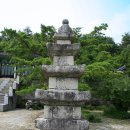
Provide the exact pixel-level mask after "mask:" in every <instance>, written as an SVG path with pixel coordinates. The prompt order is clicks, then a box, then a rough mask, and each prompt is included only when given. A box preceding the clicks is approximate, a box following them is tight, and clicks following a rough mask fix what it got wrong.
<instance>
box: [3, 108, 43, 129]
mask: <svg viewBox="0 0 130 130" xmlns="http://www.w3.org/2000/svg"><path fill="white" fill-rule="evenodd" d="M40 115H43V110H25V109H19V110H13V111H7V112H0V130H38V129H36V128H35V123H34V121H35V119H36V118H38V117H39V116H40Z"/></svg>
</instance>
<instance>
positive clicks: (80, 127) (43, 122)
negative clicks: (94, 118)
mask: <svg viewBox="0 0 130 130" xmlns="http://www.w3.org/2000/svg"><path fill="white" fill-rule="evenodd" d="M35 126H36V128H38V129H40V130H88V129H89V122H88V121H87V120H83V119H80V120H75V119H45V118H38V119H36V120H35Z"/></svg>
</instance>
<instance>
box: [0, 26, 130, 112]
mask: <svg viewBox="0 0 130 130" xmlns="http://www.w3.org/2000/svg"><path fill="white" fill-rule="evenodd" d="M107 27H108V25H107V24H101V25H100V26H98V27H95V28H94V30H93V31H92V32H90V33H89V34H81V28H74V29H73V33H74V38H73V40H72V41H73V42H80V43H81V50H80V54H79V55H77V56H76V61H75V63H76V64H86V70H85V73H84V75H83V76H82V77H81V79H80V85H79V86H80V90H88V89H89V90H91V92H92V96H93V97H98V98H102V99H105V100H107V101H110V102H111V103H113V104H114V105H115V107H116V109H118V110H119V111H127V110H128V108H129V107H130V34H129V33H125V34H124V35H122V42H121V43H120V44H116V43H115V42H114V40H113V39H112V38H111V37H108V36H106V35H105V34H104V33H103V31H105V30H106V29H107ZM55 31H56V29H55V28H54V27H53V26H45V25H41V32H40V33H33V32H32V31H31V29H30V28H29V27H27V28H25V29H24V30H23V31H16V30H13V29H7V28H5V29H4V30H3V31H1V36H0V51H1V52H5V53H7V54H8V60H9V62H10V63H11V64H13V65H14V66H17V68H18V69H17V73H18V74H19V75H20V77H21V80H20V81H21V89H22V90H21V92H24V93H26V92H27V91H28V92H30V90H32V91H34V90H35V88H44V89H46V88H47V82H46V78H45V76H44V75H43V73H42V70H41V65H42V64H50V63H51V60H50V59H49V57H48V54H47V48H46V43H47V42H53V41H54V37H53V36H54V33H55ZM0 61H2V59H0ZM122 66H124V69H122V68H120V67H122ZM23 89H24V90H23ZM27 89H29V90H27ZM25 91H26V92H25ZM19 92H20V91H19Z"/></svg>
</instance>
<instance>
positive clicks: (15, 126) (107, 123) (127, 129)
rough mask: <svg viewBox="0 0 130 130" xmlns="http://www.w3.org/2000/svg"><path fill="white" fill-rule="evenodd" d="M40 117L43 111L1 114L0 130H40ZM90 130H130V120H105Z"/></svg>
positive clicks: (92, 124)
mask: <svg viewBox="0 0 130 130" xmlns="http://www.w3.org/2000/svg"><path fill="white" fill-rule="evenodd" d="M39 116H40V117H42V116H43V110H25V109H17V110H14V111H7V112H0V130H39V129H36V128H35V123H34V121H35V119H36V118H38V117H39ZM89 130H130V119H129V120H117V119H111V118H103V122H101V123H90V129H89Z"/></svg>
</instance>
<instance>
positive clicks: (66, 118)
mask: <svg viewBox="0 0 130 130" xmlns="http://www.w3.org/2000/svg"><path fill="white" fill-rule="evenodd" d="M62 23H63V25H62V26H61V27H60V28H59V30H58V33H56V34H55V39H56V43H49V44H48V45H47V48H48V53H49V56H50V57H51V58H52V60H53V65H43V66H42V69H43V73H44V74H45V76H47V77H48V90H41V89H37V90H36V92H35V98H37V99H38V100H40V101H41V102H42V103H44V104H45V105H44V116H43V117H42V118H38V119H36V120H35V125H36V128H38V129H40V130H88V129H89V122H88V121H87V120H85V119H82V117H81V105H83V104H84V103H85V102H87V101H88V100H90V97H91V95H90V92H89V91H78V79H79V78H80V76H81V75H82V74H83V72H84V70H85V65H74V56H75V55H76V54H78V53H79V50H80V44H79V43H74V44H71V39H72V37H73V33H72V29H71V28H70V26H69V22H68V20H67V19H65V20H63V22H62Z"/></svg>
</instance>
